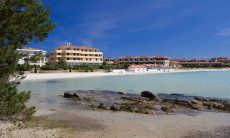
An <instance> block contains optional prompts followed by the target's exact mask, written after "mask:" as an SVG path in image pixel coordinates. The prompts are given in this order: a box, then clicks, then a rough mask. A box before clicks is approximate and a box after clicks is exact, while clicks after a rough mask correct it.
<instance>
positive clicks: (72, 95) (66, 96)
mask: <svg viewBox="0 0 230 138" xmlns="http://www.w3.org/2000/svg"><path fill="white" fill-rule="evenodd" d="M63 97H64V98H77V99H79V98H80V97H79V96H78V95H77V94H75V93H73V94H72V93H68V92H65V93H64V96H63Z"/></svg>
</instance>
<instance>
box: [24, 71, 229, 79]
mask: <svg viewBox="0 0 230 138" xmlns="http://www.w3.org/2000/svg"><path fill="white" fill-rule="evenodd" d="M204 71H229V69H188V70H171V71H170V72H141V73H131V72H126V73H113V72H71V73H70V72H68V73H36V74H35V73H30V74H25V75H26V78H25V79H24V80H48V79H67V78H86V77H101V76H123V75H144V74H159V73H180V72H204Z"/></svg>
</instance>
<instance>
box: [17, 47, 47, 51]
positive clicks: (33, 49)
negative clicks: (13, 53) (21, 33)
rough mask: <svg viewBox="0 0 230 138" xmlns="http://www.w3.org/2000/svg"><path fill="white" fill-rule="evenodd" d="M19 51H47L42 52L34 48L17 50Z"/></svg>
mask: <svg viewBox="0 0 230 138" xmlns="http://www.w3.org/2000/svg"><path fill="white" fill-rule="evenodd" d="M17 50H18V51H45V50H41V49H37V48H32V47H25V48H21V49H17Z"/></svg>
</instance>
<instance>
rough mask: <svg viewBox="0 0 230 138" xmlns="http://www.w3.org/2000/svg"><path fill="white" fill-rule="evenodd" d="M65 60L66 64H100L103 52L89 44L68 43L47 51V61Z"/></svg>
mask: <svg viewBox="0 0 230 138" xmlns="http://www.w3.org/2000/svg"><path fill="white" fill-rule="evenodd" d="M60 60H63V61H66V62H67V63H68V65H77V64H102V63H103V52H100V51H99V50H98V49H96V48H93V47H89V46H74V45H72V44H70V43H67V44H64V45H61V46H58V47H57V48H55V49H54V50H53V51H52V52H50V53H49V62H58V61H60Z"/></svg>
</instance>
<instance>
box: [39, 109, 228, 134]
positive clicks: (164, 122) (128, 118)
mask: <svg viewBox="0 0 230 138" xmlns="http://www.w3.org/2000/svg"><path fill="white" fill-rule="evenodd" d="M43 117H46V118H48V119H51V120H53V121H60V122H64V123H67V124H69V125H71V126H72V127H73V128H74V130H75V132H73V133H72V135H71V137H80V138H85V137H86V138H107V137H110V138H117V137H126V138H129V137H138V138H149V137H152V138H166V137H173V138H177V137H178V138H179V137H189V138H190V137H191V138H194V137H196V136H197V135H199V136H201V137H202V136H203V137H206V136H213V137H219V136H220V135H221V136H226V135H228V131H227V130H229V127H230V114H228V113H214V112H202V113H199V114H197V115H194V116H190V115H186V114H176V115H144V114H136V113H128V112H111V111H90V110H87V111H86V110H77V111H73V112H69V111H68V112H56V113H54V114H50V115H44V116H43ZM216 129H218V130H219V131H218V133H216Z"/></svg>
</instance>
